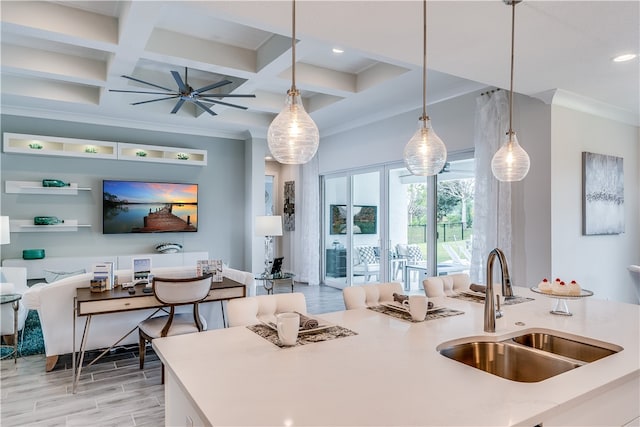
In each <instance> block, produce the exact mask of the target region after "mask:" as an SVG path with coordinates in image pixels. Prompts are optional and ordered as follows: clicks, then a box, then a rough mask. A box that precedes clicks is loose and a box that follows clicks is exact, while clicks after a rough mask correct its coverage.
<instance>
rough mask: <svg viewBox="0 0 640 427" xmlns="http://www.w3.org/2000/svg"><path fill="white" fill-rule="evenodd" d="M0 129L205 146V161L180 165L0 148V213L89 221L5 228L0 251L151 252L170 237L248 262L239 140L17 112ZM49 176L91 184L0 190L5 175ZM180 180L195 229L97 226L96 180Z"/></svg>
mask: <svg viewBox="0 0 640 427" xmlns="http://www.w3.org/2000/svg"><path fill="white" fill-rule="evenodd" d="M1 120H2V123H1V130H2V132H15V133H27V134H38V135H47V136H59V137H70V138H86V139H97V140H105V141H118V142H127V143H138V144H148V145H161V146H171V147H185V148H195V149H205V150H207V153H208V154H207V155H208V165H207V166H206V167H201V166H185V165H172V164H161V163H142V162H133V161H123V160H97V159H95V160H94V159H84V158H73V157H57V156H38V155H27V154H14V153H4V152H3V153H2V154H1V156H0V175H1V178H2V197H1V200H0V201H1V204H0V210H1V212H2V215H8V216H9V217H11V218H12V219H32V218H33V217H34V216H36V215H53V216H57V217H60V218H68V219H78V220H79V222H80V223H84V224H87V223H88V224H91V225H92V226H91V228H90V229H85V228H83V229H79V231H77V232H49V233H11V243H10V244H9V245H4V246H2V248H1V249H2V254H1V256H2V259H5V258H21V257H22V250H23V249H27V248H44V249H45V251H46V254H47V256H73V255H85V256H89V255H117V254H122V255H125V254H135V253H149V252H154V248H155V246H156V244H158V243H161V242H167V241H170V242H177V243H180V244H182V245H183V246H184V250H185V251H201V250H204V251H208V252H209V255H210V257H211V258H216V259H222V260H224V261H225V262H226V263H228V264H229V265H230V266H232V267H235V268H240V269H250V260H247V259H246V257H247V252H246V251H245V247H246V246H247V245H251V242H250V241H249V242H247V237H246V235H247V233H246V231H245V230H246V227H247V224H248V220H247V218H248V215H249V212H250V211H249V208H248V205H247V197H246V196H245V194H246V192H247V191H250V186H247V185H246V183H245V180H246V179H247V178H246V177H247V176H249V175H248V174H247V171H246V169H247V167H248V166H250V163H247V162H246V161H245V143H244V141H239V140H232V139H222V138H211V137H201V136H194V135H181V134H172V133H165V132H150V131H143V130H135V129H126V128H120V127H109V126H96V125H87V124H80V123H71V122H62V121H54V120H38V119H30V118H24V117H15V116H6V115H3V116H2V117H1ZM43 178H57V179H62V180H64V181H69V182H77V183H78V184H80V186H84V187H91V188H92V190H91V191H82V192H80V194H78V195H77V196H52V195H25V194H6V193H5V192H4V185H5V184H4V183H5V181H6V180H12V181H14V180H18V181H39V180H42V179H43ZM103 179H122V180H139V181H144V180H147V181H165V182H185V183H197V184H199V188H198V192H199V200H198V231H197V232H196V233H161V234H145V235H142V234H123V235H103V234H102V180H103Z"/></svg>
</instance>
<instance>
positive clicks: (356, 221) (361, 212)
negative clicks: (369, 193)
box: [329, 205, 378, 234]
mask: <svg viewBox="0 0 640 427" xmlns="http://www.w3.org/2000/svg"><path fill="white" fill-rule="evenodd" d="M329 210H330V212H329V221H330V222H331V223H330V232H329V234H346V233H347V206H346V205H330V206H329ZM351 212H352V213H353V234H376V233H377V232H378V207H377V206H363V205H354V206H353V207H352V209H351Z"/></svg>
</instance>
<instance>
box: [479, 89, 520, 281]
mask: <svg viewBox="0 0 640 427" xmlns="http://www.w3.org/2000/svg"><path fill="white" fill-rule="evenodd" d="M508 112H509V99H508V94H507V92H506V91H503V90H496V91H491V92H487V93H483V94H482V95H480V96H478V97H477V98H476V113H475V125H474V145H475V158H476V184H475V185H476V187H475V199H474V219H473V243H472V252H471V270H470V273H469V274H470V276H471V281H472V282H474V283H485V281H486V277H485V275H486V272H485V268H486V265H485V264H486V259H487V255H488V254H489V252H490V251H491V250H493V248H500V249H502V251H503V252H504V254H505V256H506V257H507V260H509V261H510V260H511V186H510V184H509V183H501V182H500V181H498V180H497V179H495V178H494V177H493V174H492V172H491V159H492V158H493V155H494V153H495V152H496V151H498V148H500V145H501V142H502V140H503V139H504V135H505V134H506V132H507V129H508V127H509V123H508V121H509V114H508ZM496 270H499V268H498V269H494V271H496Z"/></svg>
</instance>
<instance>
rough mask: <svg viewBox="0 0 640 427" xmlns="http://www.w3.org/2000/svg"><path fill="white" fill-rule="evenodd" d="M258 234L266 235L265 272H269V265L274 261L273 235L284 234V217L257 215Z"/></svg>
mask: <svg viewBox="0 0 640 427" xmlns="http://www.w3.org/2000/svg"><path fill="white" fill-rule="evenodd" d="M256 236H264V273H265V274H269V266H270V265H271V262H273V236H282V217H281V216H280V215H261V216H257V217H256Z"/></svg>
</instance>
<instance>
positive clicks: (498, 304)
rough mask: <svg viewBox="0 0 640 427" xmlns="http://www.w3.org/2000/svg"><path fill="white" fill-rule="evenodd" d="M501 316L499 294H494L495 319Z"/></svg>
mask: <svg viewBox="0 0 640 427" xmlns="http://www.w3.org/2000/svg"><path fill="white" fill-rule="evenodd" d="M501 317H502V310H500V295H496V319H499V318H501Z"/></svg>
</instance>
